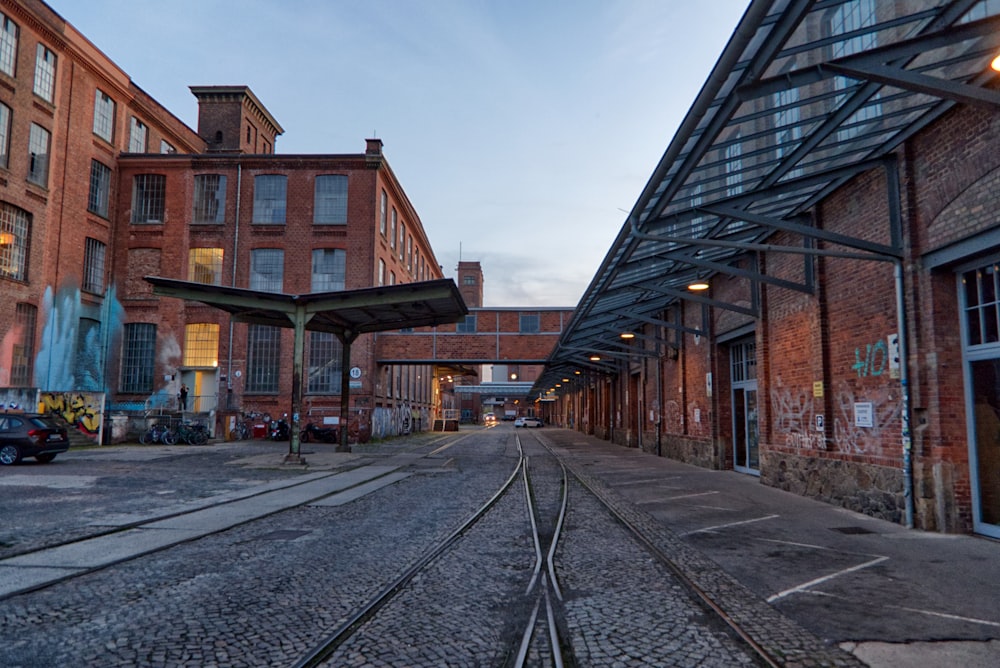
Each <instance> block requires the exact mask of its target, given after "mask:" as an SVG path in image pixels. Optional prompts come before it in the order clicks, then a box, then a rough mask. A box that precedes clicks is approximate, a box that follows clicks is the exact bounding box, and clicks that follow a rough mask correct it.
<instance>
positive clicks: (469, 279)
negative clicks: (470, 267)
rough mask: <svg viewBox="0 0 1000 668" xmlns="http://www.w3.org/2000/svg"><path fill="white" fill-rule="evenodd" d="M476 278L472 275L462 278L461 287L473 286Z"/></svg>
mask: <svg viewBox="0 0 1000 668" xmlns="http://www.w3.org/2000/svg"><path fill="white" fill-rule="evenodd" d="M475 284H476V277H475V276H473V275H472V274H466V275H465V276H463V277H462V285H475Z"/></svg>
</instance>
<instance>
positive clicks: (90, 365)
mask: <svg viewBox="0 0 1000 668" xmlns="http://www.w3.org/2000/svg"><path fill="white" fill-rule="evenodd" d="M101 351H102V346H101V323H100V322H99V321H97V320H93V319H91V318H80V320H79V322H78V323H77V331H76V361H75V364H74V366H73V388H74V389H77V390H88V391H91V392H96V391H100V389H101V387H102V386H103V384H104V383H103V380H104V379H103V375H102V373H101V370H102V369H103V368H104V362H103V360H102V359H101Z"/></svg>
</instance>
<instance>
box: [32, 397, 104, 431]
mask: <svg viewBox="0 0 1000 668" xmlns="http://www.w3.org/2000/svg"><path fill="white" fill-rule="evenodd" d="M38 403H39V404H40V405H39V408H41V409H42V411H43V412H45V413H55V414H57V415H60V416H61V417H62V418H63V419H64V420H66V422H67V423H69V424H70V426H72V427H74V428H76V429H77V430H78V431H80V432H81V433H83V434H86V435H87V436H90V437H91V438H93V439H97V438H98V437H99V436H100V433H101V425H102V424H103V422H104V409H103V406H104V394H103V393H101V392H42V393H41V394H40V395H39V398H38Z"/></svg>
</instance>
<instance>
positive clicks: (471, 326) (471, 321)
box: [455, 315, 476, 334]
mask: <svg viewBox="0 0 1000 668" xmlns="http://www.w3.org/2000/svg"><path fill="white" fill-rule="evenodd" d="M455 331H456V332H458V333H460V334H474V333H475V332H476V316H474V315H467V316H465V320H461V321H459V322H458V323H457V324H456V325H455Z"/></svg>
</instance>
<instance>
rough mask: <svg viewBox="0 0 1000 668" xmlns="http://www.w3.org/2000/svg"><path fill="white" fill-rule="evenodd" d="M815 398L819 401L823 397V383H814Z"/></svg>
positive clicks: (817, 381)
mask: <svg viewBox="0 0 1000 668" xmlns="http://www.w3.org/2000/svg"><path fill="white" fill-rule="evenodd" d="M813 396H814V397H816V398H817V399H818V398H820V397H822V396H823V381H821V380H816V381H813Z"/></svg>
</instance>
